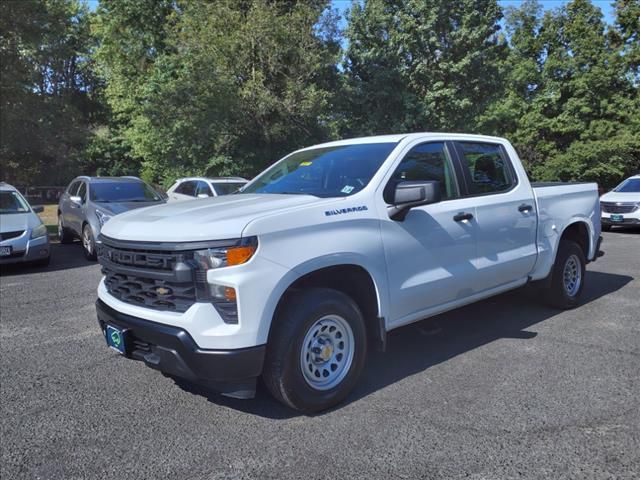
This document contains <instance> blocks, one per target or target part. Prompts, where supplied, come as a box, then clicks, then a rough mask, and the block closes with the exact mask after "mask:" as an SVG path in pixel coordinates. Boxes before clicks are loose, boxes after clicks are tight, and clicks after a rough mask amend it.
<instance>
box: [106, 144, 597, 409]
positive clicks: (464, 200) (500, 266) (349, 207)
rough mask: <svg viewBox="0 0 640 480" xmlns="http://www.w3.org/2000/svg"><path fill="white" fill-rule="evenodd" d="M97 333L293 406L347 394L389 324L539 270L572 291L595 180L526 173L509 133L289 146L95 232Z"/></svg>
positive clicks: (590, 252)
mask: <svg viewBox="0 0 640 480" xmlns="http://www.w3.org/2000/svg"><path fill="white" fill-rule="evenodd" d="M99 242H100V243H99V246H98V251H99V260H100V263H101V264H102V272H103V275H104V277H103V279H102V281H101V282H100V285H99V288H98V297H99V299H98V301H97V304H96V306H97V315H98V322H99V324H100V327H101V329H102V330H103V332H104V334H105V337H106V340H107V344H108V345H109V346H110V347H112V348H114V349H116V350H117V351H118V352H120V353H121V354H123V355H125V356H127V357H129V358H133V359H138V360H142V361H144V362H145V363H146V364H147V365H148V366H150V367H153V368H156V369H159V370H161V371H163V372H165V373H166V374H168V375H170V376H176V377H182V378H186V379H188V380H191V381H194V382H200V383H204V384H206V385H208V386H210V387H212V388H214V389H217V390H218V391H220V392H222V393H224V394H227V395H230V396H236V397H244V398H246V397H251V396H252V395H253V394H254V392H255V385H256V379H257V377H259V376H260V375H262V377H263V379H264V383H265V384H266V386H267V388H268V389H269V390H270V392H271V393H272V394H273V395H274V396H275V397H276V398H277V399H278V400H280V401H281V402H283V403H285V404H286V405H289V406H290V407H292V408H295V409H298V410H300V411H303V412H315V411H320V410H323V409H326V408H328V407H331V406H333V405H335V404H337V403H338V402H340V401H341V400H342V399H344V398H345V397H346V396H347V395H348V393H349V392H350V391H351V389H352V388H353V387H354V385H355V383H356V381H357V379H358V376H359V374H360V372H361V371H362V369H363V367H364V365H365V361H366V357H367V350H368V349H370V348H384V345H385V342H386V334H387V332H388V331H390V330H392V329H394V328H397V327H401V326H403V325H406V324H409V323H411V322H415V321H418V320H421V319H424V318H426V317H429V316H432V315H436V314H438V313H441V312H444V311H447V310H451V309H454V308H457V307H460V306H462V305H466V304H469V303H472V302H475V301H478V300H481V299H483V298H487V297H490V296H492V295H497V294H499V293H502V292H505V291H507V290H511V289H514V288H518V287H521V286H523V285H525V284H527V283H530V282H537V284H538V285H539V286H540V288H541V289H542V290H543V292H544V297H545V298H546V299H547V300H548V301H549V302H550V303H551V304H553V305H555V306H557V307H559V308H571V307H574V306H576V305H577V304H578V302H579V298H580V294H581V292H582V289H583V287H584V283H585V280H586V278H585V266H586V264H587V263H588V262H589V261H593V260H595V259H596V257H597V256H598V254H599V244H600V207H599V203H598V190H597V186H596V185H595V184H589V183H585V184H540V185H537V184H533V185H532V184H530V183H529V180H528V178H527V175H526V173H525V170H524V168H523V167H522V165H521V163H520V160H519V159H518V155H517V154H516V152H515V150H514V149H513V147H512V146H511V144H510V143H509V142H508V141H507V140H504V139H502V138H496V137H486V136H477V135H460V134H442V133H412V134H406V135H386V136H377V137H368V138H358V139H352V140H342V141H337V142H331V143H326V144H323V145H317V146H314V147H310V148H305V149H302V150H298V151H296V152H294V153H292V154H290V155H288V156H286V157H285V158H283V159H282V160H280V161H279V162H277V163H275V164H274V165H273V166H271V167H270V168H268V169H267V170H266V171H265V172H264V173H262V174H261V175H259V176H258V177H256V178H255V179H254V180H253V181H251V182H250V183H249V184H248V185H247V186H246V187H244V188H243V189H242V191H241V192H239V193H237V194H233V195H229V196H222V197H216V198H211V199H205V200H194V201H187V202H179V203H174V204H166V205H160V206H153V207H148V208H143V209H139V210H135V211H131V212H127V213H124V214H121V215H118V216H116V217H114V218H113V219H111V220H109V222H108V223H106V224H105V225H104V227H103V229H102V235H101V238H100V240H99Z"/></svg>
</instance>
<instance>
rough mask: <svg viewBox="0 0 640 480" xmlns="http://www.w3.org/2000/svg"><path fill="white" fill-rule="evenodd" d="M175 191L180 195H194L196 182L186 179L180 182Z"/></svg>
mask: <svg viewBox="0 0 640 480" xmlns="http://www.w3.org/2000/svg"><path fill="white" fill-rule="evenodd" d="M176 193H181V194H182V195H189V196H190V197H195V196H196V182H192V181H191V180H187V181H186V182H182V183H181V184H180V185H178V188H176Z"/></svg>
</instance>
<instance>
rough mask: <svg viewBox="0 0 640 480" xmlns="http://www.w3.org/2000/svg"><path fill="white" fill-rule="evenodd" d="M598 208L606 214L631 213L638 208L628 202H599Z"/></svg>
mask: <svg viewBox="0 0 640 480" xmlns="http://www.w3.org/2000/svg"><path fill="white" fill-rule="evenodd" d="M600 206H601V207H602V211H603V212H607V213H631V212H633V211H634V210H635V209H636V208H638V206H637V205H636V204H635V203H628V202H617V203H616V202H601V203H600Z"/></svg>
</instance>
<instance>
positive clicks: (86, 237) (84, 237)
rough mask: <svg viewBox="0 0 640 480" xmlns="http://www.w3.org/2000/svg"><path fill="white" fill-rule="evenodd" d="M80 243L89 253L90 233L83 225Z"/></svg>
mask: <svg viewBox="0 0 640 480" xmlns="http://www.w3.org/2000/svg"><path fill="white" fill-rule="evenodd" d="M82 245H83V246H84V249H85V250H86V251H87V252H89V253H91V233H90V232H89V228H88V227H84V231H83V233H82Z"/></svg>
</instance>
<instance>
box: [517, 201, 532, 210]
mask: <svg viewBox="0 0 640 480" xmlns="http://www.w3.org/2000/svg"><path fill="white" fill-rule="evenodd" d="M531 210H533V207H532V206H531V205H527V204H526V203H523V204H522V205H520V206H519V207H518V211H519V212H529V211H531Z"/></svg>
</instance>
